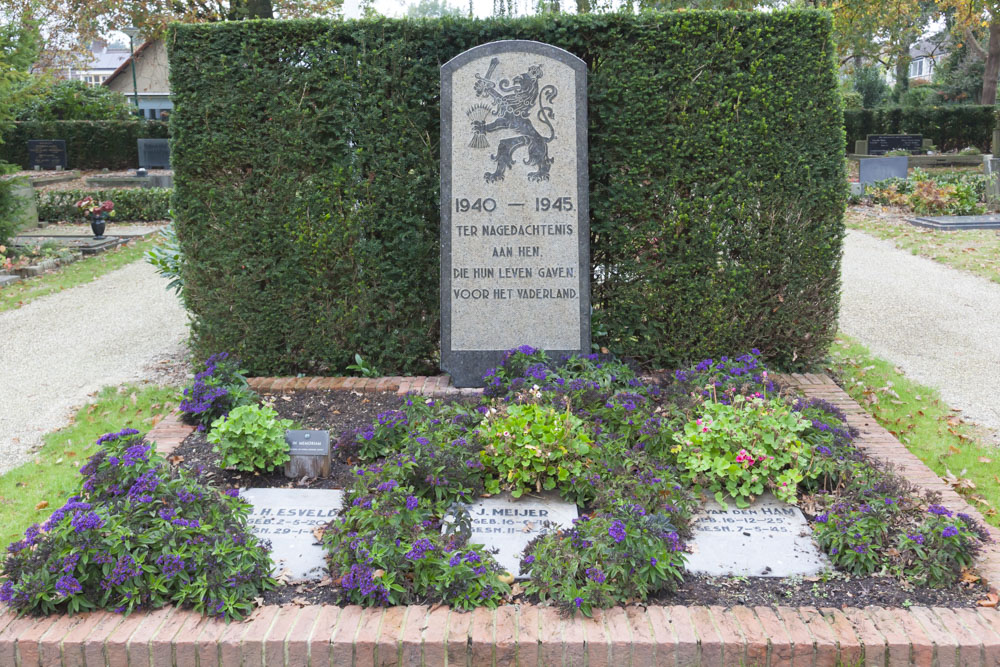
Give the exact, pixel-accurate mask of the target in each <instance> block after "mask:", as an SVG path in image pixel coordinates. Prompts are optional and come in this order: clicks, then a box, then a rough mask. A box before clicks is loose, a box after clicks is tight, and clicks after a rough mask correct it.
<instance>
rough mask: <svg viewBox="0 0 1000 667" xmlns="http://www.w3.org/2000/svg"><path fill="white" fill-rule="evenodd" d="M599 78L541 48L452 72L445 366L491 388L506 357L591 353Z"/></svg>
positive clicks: (448, 85)
mask: <svg viewBox="0 0 1000 667" xmlns="http://www.w3.org/2000/svg"><path fill="white" fill-rule="evenodd" d="M588 218H589V203H588V175H587V67H586V64H585V63H584V62H583V61H582V60H580V59H579V58H577V57H576V56H574V55H573V54H571V53H569V52H567V51H564V50H562V49H559V48H556V47H554V46H550V45H548V44H542V43H539V42H530V41H504V42H492V43H490V44H484V45H482V46H477V47H475V48H473V49H470V50H468V51H466V52H464V53H462V54H460V55H458V56H456V57H455V58H453V59H452V60H450V61H449V62H447V63H446V64H445V65H444V66H443V67H442V68H441V365H442V367H443V368H444V369H445V370H446V371H448V373H450V374H451V376H452V379H453V381H454V383H455V386H458V387H469V386H479V385H481V384H482V375H483V373H484V372H485V371H487V370H488V369H489V368H491V367H492V366H496V365H497V364H498V363H499V361H500V359H501V356H502V354H503V351H504V350H508V349H511V348H514V347H518V346H520V345H530V346H532V347H536V348H540V349H544V350H547V351H549V352H551V353H575V352H582V351H584V350H589V348H590V246H589V219H588Z"/></svg>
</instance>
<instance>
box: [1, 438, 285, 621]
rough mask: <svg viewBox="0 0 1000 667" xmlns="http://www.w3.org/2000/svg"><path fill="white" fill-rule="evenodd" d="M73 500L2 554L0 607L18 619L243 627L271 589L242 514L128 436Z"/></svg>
mask: <svg viewBox="0 0 1000 667" xmlns="http://www.w3.org/2000/svg"><path fill="white" fill-rule="evenodd" d="M98 443H99V444H100V446H101V447H100V450H99V451H98V452H97V453H96V454H94V456H92V457H91V458H90V460H89V461H88V462H87V464H86V465H85V466H84V467H83V468H81V470H80V472H81V473H82V475H83V481H82V484H81V489H80V493H79V494H78V495H74V496H73V497H71V498H70V499H69V500H68V501H67V502H66V504H65V505H63V507H61V508H59V509H57V510H56V511H55V512H53V513H52V515H51V516H50V517H49V518H48V520H47V521H45V522H44V523H42V524H41V525H38V524H36V525H34V526H31V527H30V528H28V530H27V531H25V534H24V539H22V540H19V541H17V542H15V543H13V544H11V545H10V546H9V547H8V548H7V557H6V559H5V560H4V563H3V570H2V575H3V583H2V585H0V601H2V602H5V603H7V604H8V605H10V606H11V607H12V608H13V609H16V610H17V611H18V612H21V613H28V612H32V613H43V614H48V613H54V612H68V613H71V614H72V613H77V612H81V611H89V610H92V609H108V610H114V611H116V612H120V613H126V614H127V613H129V612H132V611H134V610H136V609H156V608H158V607H162V606H164V605H166V604H177V605H189V606H191V607H193V608H194V609H195V610H196V611H199V612H201V613H203V614H207V615H213V616H220V617H222V618H225V619H239V618H243V617H245V616H246V615H247V614H249V613H250V611H251V610H252V609H253V605H254V602H253V600H254V598H256V597H258V596H259V595H261V593H263V592H264V591H266V590H269V589H271V588H273V587H274V586H275V582H274V580H273V579H272V577H271V574H270V571H271V567H272V563H271V559H270V556H269V554H268V548H267V546H268V545H267V544H266V543H262V542H261V541H259V540H258V539H257V538H256V537H255V536H254V535H253V534H252V533H251V532H250V530H249V528H248V526H247V517H248V515H249V512H250V505H249V504H248V503H246V502H245V501H243V500H241V499H240V498H239V497H238V494H237V493H236V492H235V491H230V492H220V491H218V490H216V489H214V488H212V487H210V486H207V485H205V484H203V483H202V482H200V481H199V480H198V479H196V478H193V477H191V476H190V475H189V474H187V473H185V472H184V471H183V470H173V469H171V467H170V466H169V465H167V464H166V463H165V462H164V460H163V457H162V456H160V455H158V454H156V453H155V446H154V445H153V444H151V443H148V442H145V441H144V440H143V439H142V436H141V435H139V433H138V432H137V431H134V430H132V429H125V430H123V431H121V432H119V433H109V434H107V435H105V436H102V437H101V438H100V440H99V441H98Z"/></svg>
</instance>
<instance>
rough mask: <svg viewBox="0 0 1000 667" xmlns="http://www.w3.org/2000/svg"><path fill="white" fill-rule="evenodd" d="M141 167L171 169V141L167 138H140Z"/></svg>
mask: <svg viewBox="0 0 1000 667" xmlns="http://www.w3.org/2000/svg"><path fill="white" fill-rule="evenodd" d="M138 142H139V167H141V168H143V169H170V142H169V141H167V140H166V139H138Z"/></svg>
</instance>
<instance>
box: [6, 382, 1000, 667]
mask: <svg viewBox="0 0 1000 667" xmlns="http://www.w3.org/2000/svg"><path fill="white" fill-rule="evenodd" d="M779 379H781V380H784V381H785V382H786V383H787V384H789V385H792V386H794V387H795V388H796V389H798V390H799V391H801V392H802V393H803V394H804V395H806V396H807V397H816V398H822V399H824V400H827V401H829V402H831V403H833V404H834V405H836V406H837V407H838V408H840V409H841V410H843V411H844V412H845V413H846V414H847V418H848V423H849V424H850V425H851V426H853V427H855V428H857V429H858V430H859V432H860V435H859V437H858V438H857V440H856V442H857V444H858V446H859V447H860V448H862V449H864V450H866V451H867V452H868V453H869V454H871V455H872V456H874V457H876V458H881V459H886V460H889V461H891V462H892V463H893V464H894V465H896V466H897V468H898V469H899V470H900V472H901V473H902V474H904V475H905V476H906V477H908V478H910V479H911V480H914V481H915V483H917V484H918V485H919V486H922V487H925V488H928V489H933V490H935V491H938V492H940V493H941V494H942V502H943V504H944V505H945V506H947V507H948V508H949V509H952V510H954V511H960V512H965V513H967V514H970V515H972V516H974V517H976V518H977V519H981V516H980V514H979V512H977V511H976V510H975V509H974V508H972V507H970V506H969V505H968V504H966V503H965V501H964V499H963V498H962V497H961V496H959V495H958V494H957V493H955V492H954V491H953V490H952V489H951V488H950V487H949V486H948V484H947V483H946V482H944V481H943V480H941V479H940V478H939V477H937V475H935V474H934V473H933V472H931V471H930V470H929V469H928V468H927V467H926V466H924V465H923V463H922V462H920V460H919V459H917V457H916V456H914V455H913V454H911V453H910V452H909V451H907V450H906V448H905V447H904V446H903V445H901V444H900V443H899V442H898V441H897V440H896V439H895V438H894V437H893V436H892V435H891V434H890V433H889V432H888V431H886V430H885V429H883V428H882V427H881V426H879V425H878V424H877V423H876V422H875V420H874V419H873V418H871V417H870V416H868V415H867V413H865V412H864V410H863V409H862V408H861V407H860V406H859V405H858V404H857V403H855V402H854V401H853V400H852V399H851V398H850V397H849V396H848V395H847V394H846V393H844V392H843V390H841V389H840V388H839V387H838V386H837V385H835V384H834V383H833V382H832V381H831V380H830V379H829V378H828V377H826V376H823V375H815V374H806V375H800V376H794V377H792V376H784V377H779ZM250 385H251V387H253V388H254V389H255V390H257V391H258V392H260V393H264V394H267V393H277V392H285V391H297V390H299V389H334V390H342V391H357V392H359V393H364V392H374V391H389V392H397V393H399V394H405V393H407V392H410V391H416V392H418V393H423V394H425V395H428V396H433V397H438V396H440V397H446V396H455V395H463V390H458V389H455V388H454V387H452V386H450V384H449V383H448V382H447V380H446V379H445V378H444V377H443V376H439V377H430V378H428V377H420V378H401V377H391V378H253V379H251V381H250ZM469 394H470V392H469V390H464V395H469ZM191 431H193V427H191V426H188V425H185V424H183V423H181V421H180V419H179V418H178V417H177V415H176V414H175V415H171V416H169V417H167V418H165V419H163V420H162V421H160V422H159V423H158V424H157V425H156V426H155V427H154V428H153V430H152V431H150V432H149V434H148V436H147V438H148V439H149V440H151V441H155V442H156V443H157V448H158V449H159V450H160V451H161V452H163V453H165V454H169V453H170V452H172V451H173V449H174V448H175V447H176V446H177V445H179V444H180V443H181V442H183V440H184V438H186V437H187V435H188V434H190V433H191ZM990 534H991V536H992V537H993V538H994V540H995V541H1000V531H997V530H996V529H995V528H992V527H990ZM977 570H978V572H979V574H980V575H981V576H983V578H984V579H985V580H986V581H987V582H988V583H989V584H990V587H991V589H992V590H993V592H996V591H997V585H998V584H1000V546H998V545H997V544H996V543H994V544H991V545H987V547H986V548H985V549H984V550H983V554H982V555H981V557H980V559H979V561H978V563H977ZM860 663H865V664H877V665H887V664H888V665H896V664H916V665H928V666H933V665H946V664H949V665H950V664H955V665H958V664H961V665H987V664H989V665H997V664H1000V613H998V612H997V610H995V609H942V608H928V607H911V608H909V609H887V608H882V607H866V608H863V609H862V608H845V609H825V608H822V609H821V608H816V607H800V608H792V607H781V606H779V607H740V606H737V607H731V608H729V609H725V608H722V607H717V606H712V607H685V606H659V605H646V606H641V605H633V606H629V607H617V608H614V609H606V610H598V611H595V614H594V617H593V618H591V619H587V618H584V617H582V616H576V617H574V618H563V617H560V616H559V614H558V613H557V612H556V611H555V610H554V609H553V608H551V607H544V606H535V605H507V606H503V607H499V608H497V609H495V610H486V609H478V610H476V611H474V612H469V613H462V612H458V611H454V610H451V609H449V608H448V607H445V606H433V607H428V606H423V605H414V606H409V607H390V608H385V609H378V608H376V609H367V610H365V609H362V608H360V607H357V606H353V605H351V606H346V607H333V606H326V605H324V606H316V605H313V606H305V607H299V606H296V605H288V606H282V607H279V606H265V607H260V608H258V609H257V610H255V611H254V613H253V614H252V615H251V616H250V617H249V618H248V619H247V620H246V621H244V622H242V623H232V624H230V625H226V624H225V623H223V622H221V621H218V620H214V619H206V618H203V617H202V616H200V615H199V614H195V613H194V612H192V611H189V610H185V609H177V608H174V607H166V608H163V609H159V610H156V611H153V612H148V613H138V614H133V615H131V616H129V617H122V616H119V615H116V614H112V613H108V612H103V611H101V612H92V613H87V614H79V615H76V616H50V617H47V618H27V617H25V618H18V617H17V616H16V615H15V614H14V613H12V612H9V611H7V612H5V613H3V614H0V665H3V666H7V665H12V666H15V667H22V666H24V667H27V666H31V667H52V666H56V665H60V666H65V667H69V666H71V665H72V666H84V665H85V666H86V667H95V666H96V665H109V666H112V667H118V666H119V665H120V666H122V667H126V666H128V665H156V666H160V665H182V666H188V665H198V666H200V667H209V666H210V665H219V666H226V667H228V666H230V665H266V666H267V667H274V666H275V665H287V666H289V667H292V666H294V667H299V666H305V665H310V666H315V665H376V664H377V665H444V664H448V665H472V666H474V667H479V666H480V665H484V666H485V665H514V664H517V665H555V664H565V665H584V664H586V665H592V666H596V665H615V667H628V666H634V667H643V666H645V665H715V664H733V665H737V664H743V665H792V664H795V665H800V664H803V665H837V664H860Z"/></svg>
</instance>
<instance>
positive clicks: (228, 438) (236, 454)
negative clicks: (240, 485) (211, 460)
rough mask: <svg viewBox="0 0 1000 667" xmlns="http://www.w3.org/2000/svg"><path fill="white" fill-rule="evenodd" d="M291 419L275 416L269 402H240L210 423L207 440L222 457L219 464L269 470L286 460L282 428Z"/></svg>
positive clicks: (283, 430) (288, 425) (283, 429)
mask: <svg viewBox="0 0 1000 667" xmlns="http://www.w3.org/2000/svg"><path fill="white" fill-rule="evenodd" d="M291 425H292V421H291V420H290V419H278V413H277V412H275V410H274V408H272V407H270V406H268V405H262V406H258V405H241V406H239V407H237V408H233V409H232V410H231V411H230V412H229V415H228V416H226V417H219V418H218V419H216V420H215V421H214V422H212V430H211V431H209V433H208V441H209V442H210V443H212V444H213V445H215V447H213V448H212V451H213V452H216V453H218V454H219V455H220V456H221V460H220V462H219V465H221V466H223V467H226V468H235V469H236V470H244V471H246V472H255V471H264V470H271V469H273V468H275V467H276V466H279V465H282V464H284V463H285V462H287V461H288V460H289V456H288V443H286V442H285V430H286V429H288V428H289V427H290V426H291Z"/></svg>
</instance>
